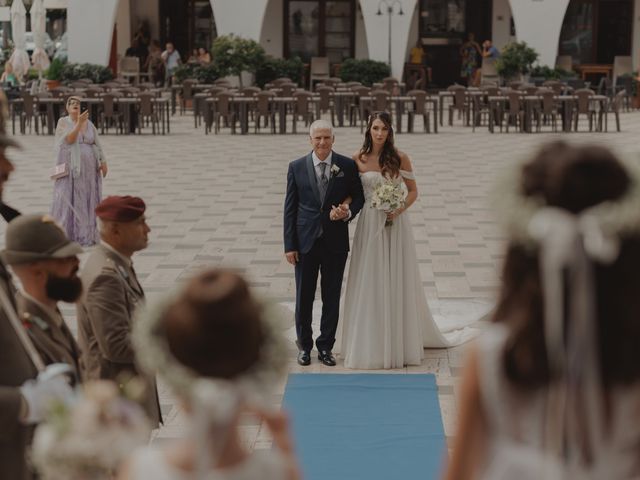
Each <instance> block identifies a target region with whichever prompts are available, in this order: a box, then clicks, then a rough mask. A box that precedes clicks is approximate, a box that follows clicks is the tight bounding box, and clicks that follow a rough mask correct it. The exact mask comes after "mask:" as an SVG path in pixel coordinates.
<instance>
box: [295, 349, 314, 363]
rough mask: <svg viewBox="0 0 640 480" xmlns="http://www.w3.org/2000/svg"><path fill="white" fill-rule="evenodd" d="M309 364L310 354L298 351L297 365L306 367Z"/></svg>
mask: <svg viewBox="0 0 640 480" xmlns="http://www.w3.org/2000/svg"><path fill="white" fill-rule="evenodd" d="M310 364H311V352H307V351H306V350H300V351H299V352H298V365H302V366H303V367H306V366H307V365H310Z"/></svg>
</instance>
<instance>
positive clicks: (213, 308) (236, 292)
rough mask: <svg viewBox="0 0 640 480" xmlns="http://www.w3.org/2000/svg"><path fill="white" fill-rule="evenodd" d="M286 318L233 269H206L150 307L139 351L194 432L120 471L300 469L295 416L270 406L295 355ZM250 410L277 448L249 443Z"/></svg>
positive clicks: (145, 452)
mask: <svg viewBox="0 0 640 480" xmlns="http://www.w3.org/2000/svg"><path fill="white" fill-rule="evenodd" d="M277 321H278V318H277V314H274V313H273V311H272V310H271V307H269V306H268V305H267V304H264V303H262V302H259V301H257V300H256V299H255V298H254V297H253V296H252V295H251V293H250V292H249V287H248V285H247V283H246V282H245V280H243V279H242V278H241V277H240V276H238V275H237V274H235V273H233V272H231V271H228V270H206V271H204V272H202V273H201V274H199V275H197V276H196V277H194V278H193V279H192V280H191V281H190V282H189V283H188V284H187V286H186V288H184V289H183V290H182V291H180V292H177V293H174V294H172V295H169V296H168V297H166V298H165V299H164V300H162V301H160V302H158V303H157V304H156V305H153V306H151V307H149V308H148V309H147V310H146V311H143V312H142V313H141V315H140V318H139V319H138V322H137V327H136V330H135V331H134V345H135V347H136V352H137V356H138V358H139V360H140V362H141V364H142V366H143V367H146V368H148V369H149V370H150V371H153V370H157V371H158V372H160V375H161V376H162V377H163V379H164V380H165V382H166V383H167V384H168V385H169V387H170V388H171V389H172V390H173V391H174V393H175V394H176V395H177V396H178V397H179V398H180V400H181V402H182V405H183V407H184V410H185V412H186V413H187V416H188V419H189V423H188V434H187V435H186V436H185V438H182V439H180V440H178V441H176V442H175V443H174V444H172V445H170V446H168V447H166V448H164V449H159V448H152V447H147V448H144V449H142V450H139V451H137V452H136V453H134V455H133V456H132V458H131V459H130V461H129V462H128V464H127V465H126V466H125V467H124V468H123V470H122V472H121V475H120V477H119V479H121V480H124V479H126V480H138V479H140V480H142V479H148V478H153V479H154V480H181V479H191V478H194V479H198V480H201V479H216V480H217V479H221V480H222V479H224V480H250V479H255V478H260V479H264V480H296V479H297V478H299V474H298V469H297V465H296V461H295V458H294V455H293V448H292V442H291V439H290V436H289V430H288V425H287V421H286V418H285V416H284V415H283V414H282V413H281V412H279V411H275V410H273V407H272V406H271V405H270V401H271V397H270V395H269V391H270V386H272V385H273V384H274V383H275V382H277V381H278V380H279V379H280V376H281V375H282V373H283V371H284V368H285V366H286V361H287V352H286V347H285V346H284V345H285V344H284V343H283V342H284V340H283V338H282V337H281V333H280V332H279V331H278V327H277ZM246 414H250V415H254V416H256V417H257V418H258V419H260V420H262V421H263V422H265V424H266V427H267V428H268V430H269V431H270V433H271V435H272V437H273V442H274V445H275V447H276V448H274V449H271V450H264V451H261V450H258V451H254V452H252V453H250V452H248V451H247V450H246V449H245V448H244V446H243V444H242V441H241V436H240V429H239V425H240V421H241V417H242V416H243V415H246Z"/></svg>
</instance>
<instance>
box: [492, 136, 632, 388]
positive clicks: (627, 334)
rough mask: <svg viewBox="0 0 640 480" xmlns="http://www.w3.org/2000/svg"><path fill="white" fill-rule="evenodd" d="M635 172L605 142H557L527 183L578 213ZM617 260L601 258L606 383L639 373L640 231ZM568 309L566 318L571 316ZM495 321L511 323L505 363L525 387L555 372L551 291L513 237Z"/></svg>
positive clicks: (538, 158)
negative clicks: (547, 300) (550, 346)
mask: <svg viewBox="0 0 640 480" xmlns="http://www.w3.org/2000/svg"><path fill="white" fill-rule="evenodd" d="M630 183H631V180H630V177H629V175H628V173H627V171H626V169H625V168H624V166H623V165H622V164H621V162H620V161H619V160H618V159H617V158H616V157H615V155H614V154H613V153H612V152H610V151H609V150H607V149H606V148H603V147H600V146H595V145H587V146H570V145H568V144H567V143H564V142H552V143H550V144H547V145H546V146H544V147H542V148H541V149H540V151H539V152H538V153H537V154H536V155H535V156H534V158H533V159H532V160H531V161H530V162H528V163H527V164H526V165H525V166H524V167H523V169H522V177H521V185H520V188H521V191H522V193H523V194H524V195H525V196H537V197H540V198H543V199H544V201H545V203H546V204H547V205H549V206H554V207H559V208H563V209H565V210H568V211H570V212H572V213H579V212H581V211H583V210H585V209H587V208H589V207H591V206H593V205H596V204H599V203H601V202H604V201H607V200H615V199H618V198H620V197H621V196H623V195H624V194H625V192H626V191H627V190H628V188H629V185H630ZM621 240H622V241H621V249H620V254H619V256H618V258H617V260H616V261H615V262H614V263H613V264H610V265H602V264H598V263H596V264H594V273H595V290H596V291H595V297H596V299H595V300H596V322H597V327H596V328H597V330H596V331H597V336H598V338H597V342H598V348H599V361H600V370H601V375H602V379H603V382H604V386H605V388H607V389H608V388H610V387H612V386H615V385H629V384H631V383H634V382H637V381H640V363H639V362H638V361H637V352H638V351H640V273H639V272H640V236H638V235H635V236H633V237H626V238H622V239H621ZM568 317H569V316H568V315H565V321H568ZM494 321H495V322H500V323H504V324H507V325H508V326H509V331H510V333H509V337H508V340H507V343H506V345H505V350H504V352H503V365H504V369H505V374H506V376H507V378H508V379H509V381H510V382H511V383H513V384H514V385H516V386H518V387H520V388H522V389H534V388H538V387H544V386H545V385H547V384H548V383H550V382H552V381H553V380H554V379H553V378H552V377H551V373H550V370H549V364H548V359H547V354H546V346H545V334H544V298H543V292H542V285H541V278H540V270H539V266H538V254H537V252H531V251H530V250H527V249H525V248H524V247H522V246H520V245H517V244H510V245H509V246H508V248H507V254H506V258H505V263H504V267H503V274H502V288H501V292H500V298H499V301H498V306H497V309H496V311H495V314H494Z"/></svg>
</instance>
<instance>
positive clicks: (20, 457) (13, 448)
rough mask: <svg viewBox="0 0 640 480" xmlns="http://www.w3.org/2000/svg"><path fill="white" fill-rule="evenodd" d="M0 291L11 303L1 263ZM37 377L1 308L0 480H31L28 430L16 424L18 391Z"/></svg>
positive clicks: (9, 286)
mask: <svg viewBox="0 0 640 480" xmlns="http://www.w3.org/2000/svg"><path fill="white" fill-rule="evenodd" d="M0 288H2V289H3V290H4V291H5V292H6V293H7V295H8V297H9V298H10V299H11V300H12V301H15V297H14V295H15V288H14V286H13V284H12V282H11V279H10V277H9V274H8V272H7V270H6V268H5V266H4V265H3V264H2V262H0ZM14 309H15V304H14ZM37 373H38V372H37V370H36V367H35V366H34V365H33V363H32V362H31V359H30V358H29V356H28V355H27V353H26V351H25V349H24V347H23V346H22V344H21V343H20V340H19V339H18V336H17V335H16V333H15V330H14V329H13V327H12V325H11V323H9V319H8V318H7V314H6V313H5V311H4V308H2V307H0V478H3V479H4V478H6V479H11V480H25V479H31V478H33V477H32V474H31V472H30V470H29V469H28V468H27V461H26V456H25V454H26V450H27V446H28V444H29V442H30V440H31V433H32V429H31V428H30V427H28V426H25V425H23V424H22V422H20V409H21V405H22V395H21V393H20V390H19V388H18V387H19V386H20V385H22V384H23V383H24V382H26V381H27V380H28V379H30V378H32V379H33V378H35V377H36V376H37Z"/></svg>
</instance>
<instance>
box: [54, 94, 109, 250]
mask: <svg viewBox="0 0 640 480" xmlns="http://www.w3.org/2000/svg"><path fill="white" fill-rule="evenodd" d="M67 112H68V114H69V115H68V116H66V117H62V118H61V119H60V120H58V125H57V127H56V146H55V151H56V165H57V166H59V165H64V167H59V168H58V175H57V178H56V180H55V184H54V186H53V205H52V206H51V215H52V216H53V217H54V218H56V219H57V220H58V221H59V222H60V224H61V225H62V226H63V227H64V229H65V230H66V231H67V235H68V236H69V238H70V239H71V240H73V241H76V242H78V243H79V244H80V245H84V246H89V245H94V244H95V243H96V242H97V241H98V231H97V228H96V214H95V211H94V210H95V208H96V206H97V205H98V203H100V199H101V196H102V177H104V176H106V175H107V163H106V161H105V158H104V155H103V153H102V148H101V147H100V142H99V140H98V132H97V130H96V127H95V126H94V125H93V123H91V121H90V120H89V112H88V111H85V112H82V113H81V112H80V99H79V98H78V97H69V99H68V100H67Z"/></svg>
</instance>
